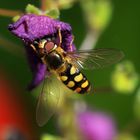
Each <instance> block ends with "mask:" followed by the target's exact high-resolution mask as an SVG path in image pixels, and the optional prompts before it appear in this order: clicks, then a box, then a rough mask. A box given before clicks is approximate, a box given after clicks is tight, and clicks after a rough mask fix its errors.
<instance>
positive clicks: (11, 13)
mask: <svg viewBox="0 0 140 140" xmlns="http://www.w3.org/2000/svg"><path fill="white" fill-rule="evenodd" d="M21 13H22V12H21V11H16V10H9V9H2V8H0V16H6V17H13V16H16V15H19V14H21Z"/></svg>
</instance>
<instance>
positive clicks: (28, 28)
mask: <svg viewBox="0 0 140 140" xmlns="http://www.w3.org/2000/svg"><path fill="white" fill-rule="evenodd" d="M9 30H10V31H11V32H12V33H13V34H14V35H16V36H17V37H19V38H20V39H22V40H23V42H24V44H25V49H26V52H27V57H28V60H29V64H30V66H31V70H32V72H33V80H32V83H31V84H30V86H29V89H32V88H34V87H36V86H37V85H38V84H39V83H41V81H42V80H43V79H44V76H45V75H46V74H48V72H47V68H46V65H45V64H43V63H42V61H41V60H40V59H39V58H38V57H37V55H36V53H35V52H34V51H33V50H32V48H31V47H30V44H32V43H34V41H35V40H41V39H47V38H51V39H52V38H53V42H54V43H55V44H57V45H58V44H59V35H58V30H60V31H61V35H62V45H61V46H62V48H63V49H64V50H65V51H73V50H75V46H74V44H72V47H70V44H71V42H72V40H73V36H72V33H71V26H70V25H69V24H67V23H64V22H61V21H59V20H55V19H52V18H50V17H47V16H43V15H34V14H27V15H23V16H22V17H21V18H20V19H19V20H18V21H17V22H15V23H13V24H10V25H9Z"/></svg>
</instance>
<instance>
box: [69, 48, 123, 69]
mask: <svg viewBox="0 0 140 140" xmlns="http://www.w3.org/2000/svg"><path fill="white" fill-rule="evenodd" d="M67 55H68V57H69V58H70V61H72V63H74V64H75V65H77V66H79V67H81V68H83V69H99V68H103V67H105V66H108V65H111V64H113V63H116V62H118V61H119V60H121V59H122V58H123V56H124V54H123V52H122V51H120V50H117V49H112V48H105V49H103V48H101V49H93V50H79V51H74V52H68V53H67Z"/></svg>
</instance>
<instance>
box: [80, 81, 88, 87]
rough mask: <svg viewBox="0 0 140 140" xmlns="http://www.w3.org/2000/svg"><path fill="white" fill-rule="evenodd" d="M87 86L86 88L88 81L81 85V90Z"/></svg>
mask: <svg viewBox="0 0 140 140" xmlns="http://www.w3.org/2000/svg"><path fill="white" fill-rule="evenodd" d="M87 86H88V80H86V81H85V82H84V83H83V84H82V85H81V87H82V88H85V87H87Z"/></svg>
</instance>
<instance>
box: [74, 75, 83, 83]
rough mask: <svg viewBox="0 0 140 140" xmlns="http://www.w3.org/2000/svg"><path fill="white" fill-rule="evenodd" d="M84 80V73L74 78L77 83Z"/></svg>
mask: <svg viewBox="0 0 140 140" xmlns="http://www.w3.org/2000/svg"><path fill="white" fill-rule="evenodd" d="M82 79H83V75H82V73H80V74H79V75H77V76H75V78H74V80H75V81H76V82H80V81H81V80H82Z"/></svg>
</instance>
